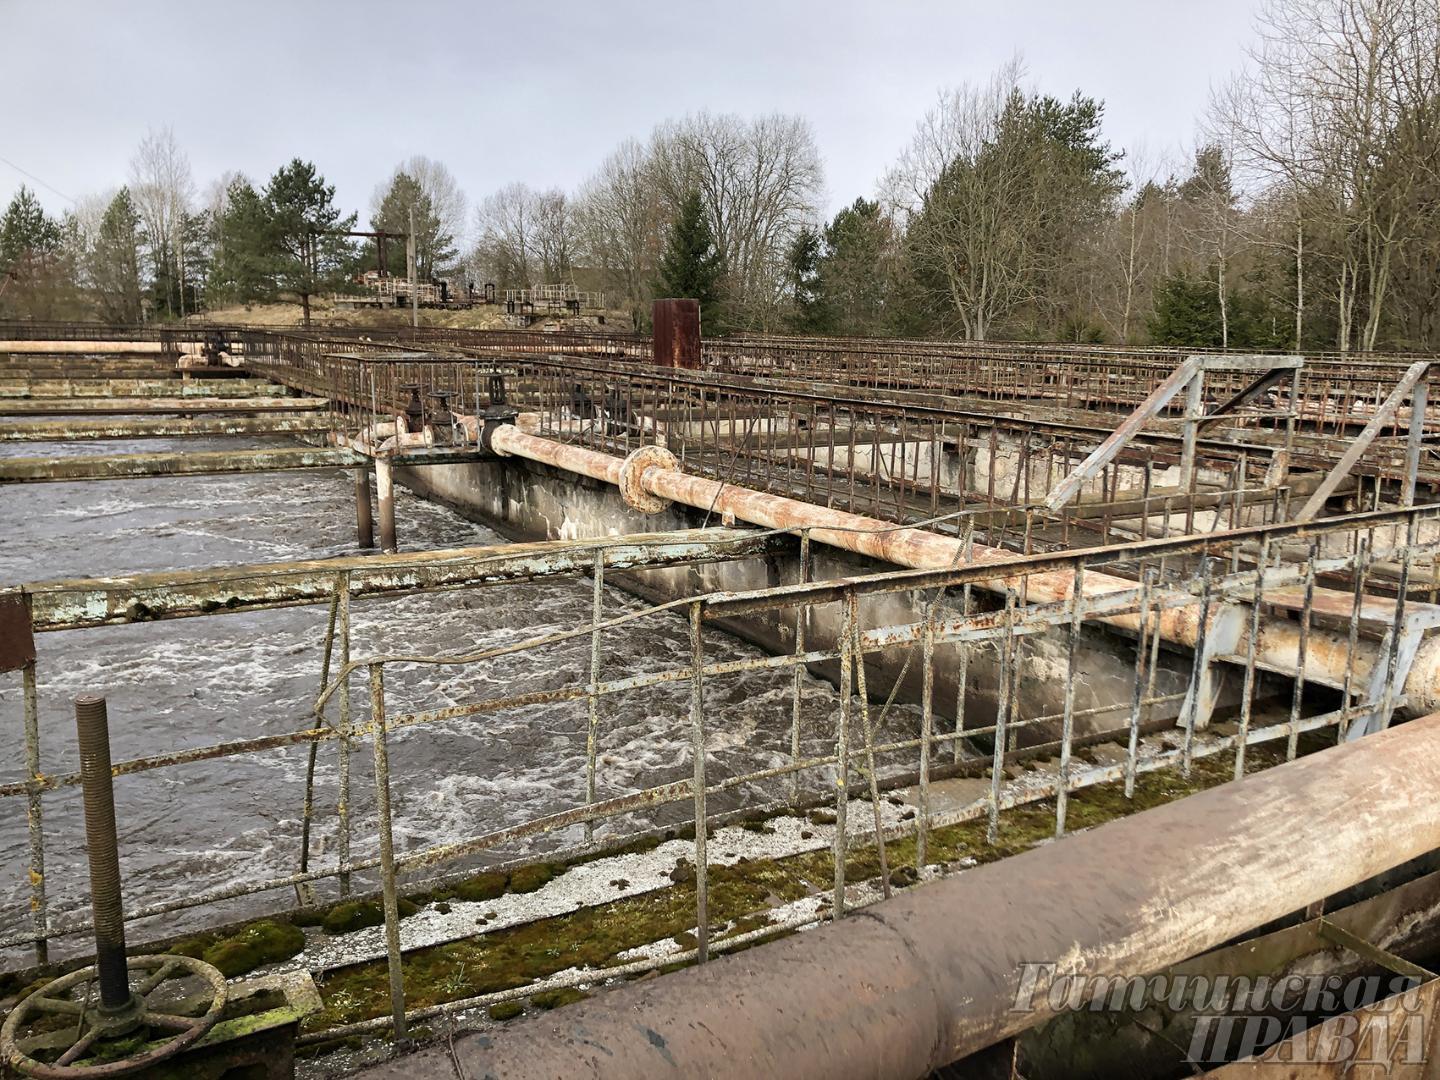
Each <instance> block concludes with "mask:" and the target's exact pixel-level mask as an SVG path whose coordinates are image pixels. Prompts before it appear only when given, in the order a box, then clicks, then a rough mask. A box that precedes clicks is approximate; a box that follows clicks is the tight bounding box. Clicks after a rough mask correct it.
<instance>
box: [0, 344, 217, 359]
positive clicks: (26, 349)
mask: <svg viewBox="0 0 1440 1080" xmlns="http://www.w3.org/2000/svg"><path fill="white" fill-rule="evenodd" d="M204 350H205V345H204V343H203V342H198V341H174V342H164V341H28V340H13V341H0V353H11V354H13V355H16V356H19V355H22V354H23V355H26V356H34V355H41V356H44V355H56V356H60V355H66V356H70V355H74V356H112V355H118V356H163V355H165V354H167V353H175V352H178V353H186V354H192V353H200V352H203V351H204Z"/></svg>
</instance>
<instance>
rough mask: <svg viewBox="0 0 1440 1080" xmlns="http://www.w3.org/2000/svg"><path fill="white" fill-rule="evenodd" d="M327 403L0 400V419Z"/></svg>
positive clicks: (309, 407) (288, 408)
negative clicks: (4, 417)
mask: <svg viewBox="0 0 1440 1080" xmlns="http://www.w3.org/2000/svg"><path fill="white" fill-rule="evenodd" d="M205 385H207V386H209V385H211V384H210V383H206V384H205ZM329 404H330V403H329V401H327V400H326V399H325V398H321V397H252V398H215V397H198V396H197V397H193V398H185V397H164V398H160V397H153V398H0V416H96V415H99V416H104V415H110V416H149V415H159V414H169V413H262V412H314V411H315V410H317V409H324V408H327V407H328V406H329Z"/></svg>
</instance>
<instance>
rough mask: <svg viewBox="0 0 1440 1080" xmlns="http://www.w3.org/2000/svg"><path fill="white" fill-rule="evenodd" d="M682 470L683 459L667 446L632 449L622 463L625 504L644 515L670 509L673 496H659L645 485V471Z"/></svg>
mask: <svg viewBox="0 0 1440 1080" xmlns="http://www.w3.org/2000/svg"><path fill="white" fill-rule="evenodd" d="M652 468H653V469H663V470H664V471H665V472H679V471H680V462H679V461H677V460H676V458H675V455H674V454H672V453H671V452H670V451H669V450H666V449H665V448H664V447H663V446H654V445H651V446H642V447H640V449H638V450H632V451H631V452H630V454H629V456H628V457H626V458H625V462H624V464H622V465H621V466H620V496H621V498H623V499H624V500H625V505H626V506H628V507H630V509H632V510H639V511H640V512H641V513H642V514H658V513H660V512H661V511H662V510H667V509H669V507H670V505H671V500H670V499H665V498H662V497H660V496H659V495H656V494H655V493H654V492H653V491H651V490H650V489H649V488H647V487H646V486H645V473H646V472H647V471H648V470H650V469H652Z"/></svg>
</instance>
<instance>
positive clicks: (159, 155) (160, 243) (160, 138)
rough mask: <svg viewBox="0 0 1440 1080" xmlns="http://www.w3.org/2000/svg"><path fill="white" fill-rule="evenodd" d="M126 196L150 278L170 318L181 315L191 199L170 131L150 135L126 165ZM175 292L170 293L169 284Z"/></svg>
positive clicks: (184, 160)
mask: <svg viewBox="0 0 1440 1080" xmlns="http://www.w3.org/2000/svg"><path fill="white" fill-rule="evenodd" d="M130 195H131V198H132V199H134V201H135V208H136V210H137V212H138V213H139V214H140V220H141V221H142V222H143V223H144V227H145V238H146V257H147V259H148V262H149V266H150V272H151V277H152V278H153V279H154V280H155V281H157V282H160V283H163V285H164V286H165V288H164V293H165V301H166V303H167V304H169V305H171V307H172V311H171V313H172V314H178V315H180V316H181V317H182V318H183V317H184V315H185V274H186V231H187V230H186V222H187V220H188V219H189V217H190V214H191V209H192V206H191V204H192V203H193V202H194V198H195V181H194V179H193V177H192V176H191V173H190V159H189V158H188V157H186V156H185V152H184V151H183V150H181V149H180V146H179V144H178V143H176V141H175V133H174V132H173V131H171V130H170V129H169V128H168V127H167V128H162V129H160V130H159V131H151V132H149V133H148V134H147V135H146V136H145V138H143V139H142V140H140V146H139V147H138V148H137V149H136V151H135V156H134V157H133V158H131V159H130ZM171 282H173V283H174V287H173V288H172V287H170V283H171Z"/></svg>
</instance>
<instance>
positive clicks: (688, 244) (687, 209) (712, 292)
mask: <svg viewBox="0 0 1440 1080" xmlns="http://www.w3.org/2000/svg"><path fill="white" fill-rule="evenodd" d="M722 272H723V267H722V266H721V263H720V256H719V254H718V252H717V251H716V250H715V234H714V233H712V232H711V231H710V223H709V221H707V220H706V218H705V204H704V203H703V202H702V201H701V199H700V192H698V191H695V190H692V191H691V192H690V193H689V194H688V195H686V196H685V200H684V201H683V202H682V203H681V204H680V213H679V215H678V216H677V217H676V219H675V224H674V225H672V226H671V227H670V237H669V240H668V242H667V243H666V245H665V253H664V255H662V256H661V257H660V291H661V295H662V296H667V297H677V298H683V299H689V300H699V301H700V310H701V312H702V317H703V313H704V311H705V308H706V305H713V304H714V303H715V301H716V299H717V298H718V296H719V289H720V275H721V273H722Z"/></svg>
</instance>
